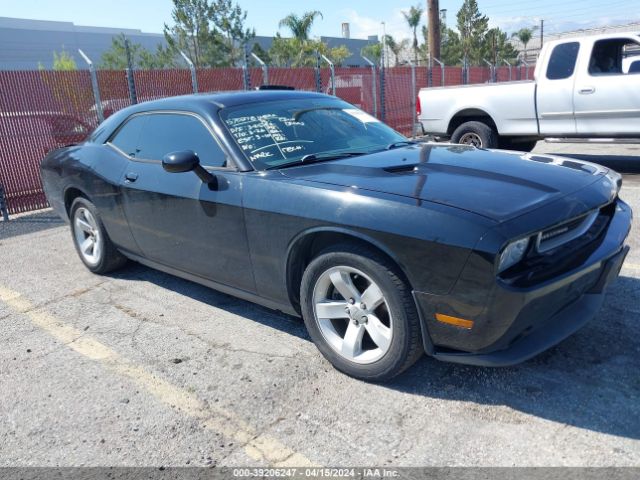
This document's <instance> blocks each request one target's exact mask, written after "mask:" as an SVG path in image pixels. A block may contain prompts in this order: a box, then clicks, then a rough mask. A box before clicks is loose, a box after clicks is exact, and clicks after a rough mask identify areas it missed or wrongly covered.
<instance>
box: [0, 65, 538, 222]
mask: <svg viewBox="0 0 640 480" xmlns="http://www.w3.org/2000/svg"><path fill="white" fill-rule="evenodd" d="M533 68H534V67H528V69H527V68H525V67H515V66H514V67H509V66H501V67H497V68H495V72H494V71H493V69H492V68H490V67H469V68H468V71H467V75H466V76H465V75H464V72H463V69H462V68H461V67H449V66H444V67H441V66H439V65H438V66H434V67H433V68H432V69H428V68H426V67H411V66H402V67H393V68H386V69H380V68H375V67H373V68H371V67H355V68H351V67H344V68H343V67H336V68H335V69H333V72H332V69H331V68H328V67H322V68H318V67H300V68H276V67H246V68H233V67H229V68H215V69H197V70H195V69H194V70H193V71H191V72H190V71H189V70H188V69H163V70H135V71H133V73H132V75H131V76H130V77H129V75H130V73H128V72H126V71H123V70H98V71H97V72H95V73H96V84H97V92H96V91H95V89H94V88H93V87H92V79H91V74H90V72H89V71H88V70H78V71H68V72H67V71H64V72H63V71H0V206H3V207H4V209H3V210H4V212H5V213H7V212H8V214H16V213H20V212H26V211H31V210H35V209H39V208H44V207H46V206H47V201H46V198H45V196H44V192H43V190H42V184H41V181H40V174H39V166H40V162H41V160H42V158H43V157H44V156H45V155H46V154H47V152H48V151H50V150H51V149H54V148H57V147H61V146H65V145H70V144H74V143H78V142H81V141H83V139H84V138H85V137H86V136H87V135H88V134H89V133H90V132H91V130H93V129H94V128H95V127H96V126H97V125H98V123H99V119H100V118H101V116H104V118H107V117H109V115H111V114H113V113H114V112H116V111H118V110H120V109H122V108H125V107H127V106H129V105H131V103H132V102H133V101H138V102H143V101H148V100H154V99H158V98H163V97H169V96H173V95H183V94H188V93H192V92H193V91H194V90H196V89H197V91H199V92H218V91H230V90H244V89H250V88H254V87H256V86H259V85H262V84H263V83H268V84H270V85H288V86H292V87H294V88H295V89H296V90H306V91H320V92H323V93H326V94H332V93H333V92H334V91H335V95H336V96H337V97H339V98H342V99H344V100H345V101H347V102H349V103H352V104H353V105H356V106H357V107H359V108H361V109H362V110H365V111H366V112H368V113H370V114H372V115H374V116H376V117H378V118H379V119H380V120H382V121H384V122H385V123H387V124H388V125H390V126H391V127H393V128H395V129H396V130H398V131H399V132H401V133H403V134H404V135H408V136H411V135H415V133H416V130H415V128H416V123H415V120H416V118H415V111H416V105H415V102H416V97H417V94H418V91H419V90H420V88H424V87H427V86H432V87H440V86H442V85H443V83H444V85H445V86H450V85H460V84H462V83H463V79H464V78H468V79H469V82H468V83H485V82H488V81H491V80H493V75H495V78H496V80H497V81H501V82H502V81H509V80H520V79H525V78H533ZM132 90H133V91H132ZM98 99H99V102H98Z"/></svg>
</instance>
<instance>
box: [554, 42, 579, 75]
mask: <svg viewBox="0 0 640 480" xmlns="http://www.w3.org/2000/svg"><path fill="white" fill-rule="evenodd" d="M579 50H580V43H578V42H568V43H561V44H560V45H556V46H555V47H554V49H553V51H552V52H551V57H550V58H549V65H548V66H547V78H548V79H549V80H562V79H564V78H569V77H570V76H571V75H573V72H574V70H575V68H576V59H577V58H578V51H579Z"/></svg>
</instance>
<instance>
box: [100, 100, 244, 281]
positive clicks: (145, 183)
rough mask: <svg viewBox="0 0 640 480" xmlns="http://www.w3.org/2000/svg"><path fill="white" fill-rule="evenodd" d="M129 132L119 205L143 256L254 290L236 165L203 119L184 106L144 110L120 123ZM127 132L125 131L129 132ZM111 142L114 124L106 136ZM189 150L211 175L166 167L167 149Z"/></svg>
mask: <svg viewBox="0 0 640 480" xmlns="http://www.w3.org/2000/svg"><path fill="white" fill-rule="evenodd" d="M127 127H130V129H131V130H130V131H131V132H133V133H134V134H135V132H137V141H136V142H135V147H129V150H130V151H123V153H124V154H126V155H127V156H128V157H129V162H128V165H127V168H126V169H125V172H124V173H123V177H122V180H121V189H122V192H123V204H124V211H125V214H126V217H127V221H128V223H129V226H130V228H131V232H132V234H133V237H134V239H135V241H136V243H137V244H138V246H139V248H140V250H141V251H142V253H143V255H144V257H146V258H147V259H149V260H152V261H154V262H157V263H160V264H163V265H166V266H169V267H172V268H175V269H178V270H181V271H184V272H187V273H190V274H194V275H198V276H200V277H203V278H207V279H209V280H213V281H215V282H218V283H222V284H225V285H228V286H231V287H235V288H239V289H242V290H245V291H249V292H254V291H255V284H254V280H253V272H252V269H251V263H250V259H249V248H248V243H247V236H246V231H245V226H244V216H243V210H242V173H239V172H237V171H236V170H235V168H234V166H233V165H232V164H230V160H229V158H228V156H227V155H226V153H225V152H224V151H223V149H222V148H221V147H220V145H219V143H218V142H217V140H216V138H215V136H214V134H213V132H212V131H211V129H210V128H209V127H208V126H207V124H206V122H205V120H203V119H202V118H200V117H199V116H197V115H195V114H192V113H187V112H146V113H144V114H138V115H135V116H133V117H132V118H130V119H129V120H128V121H127V122H126V123H125V125H124V127H123V132H124V129H125V128H127ZM129 136H131V134H129ZM111 143H113V144H114V145H116V146H117V145H118V132H116V136H115V138H114V139H113V141H112V142H111ZM181 150H193V151H194V152H196V153H197V154H198V156H199V157H200V162H201V165H202V166H203V167H204V168H205V169H207V170H208V171H209V172H210V173H212V174H213V175H214V176H215V182H213V183H212V184H209V185H207V184H205V183H203V182H202V181H201V180H200V178H198V176H197V175H195V174H194V173H193V172H185V173H168V172H166V171H165V170H164V169H163V168H162V158H163V157H164V155H166V154H167V153H171V152H175V151H181Z"/></svg>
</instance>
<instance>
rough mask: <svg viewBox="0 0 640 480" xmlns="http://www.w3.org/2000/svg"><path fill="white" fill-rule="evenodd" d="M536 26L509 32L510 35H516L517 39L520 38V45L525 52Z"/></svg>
mask: <svg viewBox="0 0 640 480" xmlns="http://www.w3.org/2000/svg"><path fill="white" fill-rule="evenodd" d="M537 28H538V27H537V26H536V27H532V28H521V29H520V30H518V31H517V32H514V33H512V34H511V37H512V38H513V37H516V38H517V39H518V40H520V42H522V46H523V50H524V52H525V54H526V52H527V45H528V44H529V42H530V41H531V38H532V37H533V32H534V31H535V30H536V29H537Z"/></svg>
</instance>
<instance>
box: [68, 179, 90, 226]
mask: <svg viewBox="0 0 640 480" xmlns="http://www.w3.org/2000/svg"><path fill="white" fill-rule="evenodd" d="M78 197H82V198H86V199H87V200H89V201H91V199H90V198H89V196H88V195H87V194H86V193H85V192H84V190H82V189H81V188H78V187H76V186H74V185H70V186H68V187H67V188H65V190H64V195H63V200H64V210H65V212H66V213H67V218H70V213H71V205H72V204H73V201H74V200H75V199H76V198H78Z"/></svg>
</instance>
